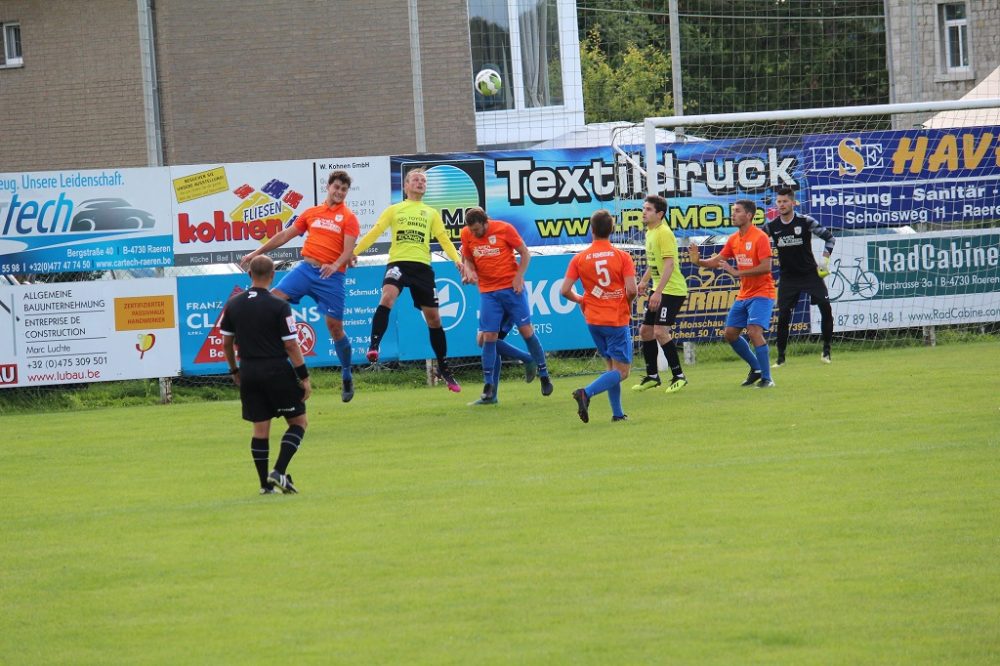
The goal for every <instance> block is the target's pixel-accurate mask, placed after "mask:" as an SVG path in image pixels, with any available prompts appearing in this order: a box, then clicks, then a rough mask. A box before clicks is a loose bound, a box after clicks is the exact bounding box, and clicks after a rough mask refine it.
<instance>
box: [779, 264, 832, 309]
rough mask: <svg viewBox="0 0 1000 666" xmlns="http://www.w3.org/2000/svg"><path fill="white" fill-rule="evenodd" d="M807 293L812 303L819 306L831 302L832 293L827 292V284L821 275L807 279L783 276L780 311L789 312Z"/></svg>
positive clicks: (780, 290) (780, 284)
mask: <svg viewBox="0 0 1000 666" xmlns="http://www.w3.org/2000/svg"><path fill="white" fill-rule="evenodd" d="M803 292H805V293H807V294H809V298H810V302H811V303H812V304H813V305H819V304H820V303H823V302H829V300H830V293H829V292H828V291H827V290H826V283H825V282H823V278H821V277H820V276H819V273H813V275H812V276H811V277H810V276H806V277H799V276H798V275H782V276H781V278H780V279H779V280H778V310H779V311H780V310H789V309H791V308H794V307H795V305H796V304H797V303H798V302H799V296H801V295H802V293H803Z"/></svg>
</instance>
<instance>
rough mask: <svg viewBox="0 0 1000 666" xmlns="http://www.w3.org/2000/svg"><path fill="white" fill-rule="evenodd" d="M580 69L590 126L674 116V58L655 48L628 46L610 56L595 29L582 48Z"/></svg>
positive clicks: (598, 32)
mask: <svg viewBox="0 0 1000 666" xmlns="http://www.w3.org/2000/svg"><path fill="white" fill-rule="evenodd" d="M580 65H581V68H582V71H583V100H584V108H585V109H586V120H587V122H589V123H592V122H609V121H622V120H624V121H630V122H641V121H642V119H643V118H646V117H647V116H661V115H669V114H670V109H671V106H672V104H673V97H672V95H671V94H670V93H669V92H667V91H669V90H670V57H669V55H667V54H666V53H664V52H663V51H662V50H660V49H658V48H656V47H655V46H652V45H650V46H645V47H642V48H640V47H639V46H637V45H636V44H635V43H633V42H628V43H627V44H626V45H625V48H624V49H622V50H620V51H618V52H617V53H616V54H614V55H613V56H609V55H608V53H606V52H605V50H604V48H603V44H602V42H601V34H600V30H599V29H598V28H597V27H595V28H593V29H591V31H590V32H589V33H588V35H587V38H586V39H585V40H584V41H583V43H582V44H581V46H580Z"/></svg>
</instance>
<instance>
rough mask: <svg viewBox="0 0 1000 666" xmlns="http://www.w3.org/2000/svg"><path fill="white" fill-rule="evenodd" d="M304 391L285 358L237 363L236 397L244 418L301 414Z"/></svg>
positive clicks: (270, 417)
mask: <svg viewBox="0 0 1000 666" xmlns="http://www.w3.org/2000/svg"><path fill="white" fill-rule="evenodd" d="M304 394H305V392H304V391H303V389H302V387H301V386H299V381H298V378H296V376H295V371H294V370H292V365H291V364H290V363H289V362H288V359H284V358H279V359H266V360H244V361H242V362H241V363H240V401H241V402H242V403H243V419H244V420H246V421H253V422H257V421H269V420H271V419H273V418H275V417H278V416H286V417H287V416H299V415H300V414H305V413H306V403H305V402H303V401H302V396H303V395H304Z"/></svg>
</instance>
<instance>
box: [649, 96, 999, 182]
mask: <svg viewBox="0 0 1000 666" xmlns="http://www.w3.org/2000/svg"><path fill="white" fill-rule="evenodd" d="M992 108H1000V98H988V99H959V100H951V101H938V102H907V103H903V104H870V105H866V106H832V107H829V108H825V109H823V108H820V109H795V110H784V111H747V112H741V113H713V114H702V115H695V116H659V117H652V118H646V119H645V120H643V123H642V124H643V137H644V139H645V144H646V145H645V157H646V170H645V171H646V193H647V194H659V178H658V177H657V176H658V171H657V169H656V164H657V159H656V130H657V128H663V129H669V130H673V131H674V132H675V133H676V134H677V136H678V137H680V136H681V135H683V133H684V128H687V127H698V126H702V125H718V124H722V123H753V122H772V121H778V120H812V119H815V118H841V117H843V118H850V117H857V116H888V115H896V114H913V113H940V112H942V111H968V110H972V109H992Z"/></svg>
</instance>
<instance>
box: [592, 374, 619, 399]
mask: <svg viewBox="0 0 1000 666" xmlns="http://www.w3.org/2000/svg"><path fill="white" fill-rule="evenodd" d="M621 383H622V376H621V375H620V374H618V371H617V370H608V371H607V372H605V373H604V374H603V375H601V376H600V377H598V378H597V379H595V380H594V381H592V382H590V385H589V386H587V388H586V389H584V390H585V391H586V392H587V395H588V396H590V397H591V398H593V397H594V396H595V395H597V394H598V393H604V392H605V391H607V390H609V389H610V388H611V387H612V386H618V385H619V384H621Z"/></svg>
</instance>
